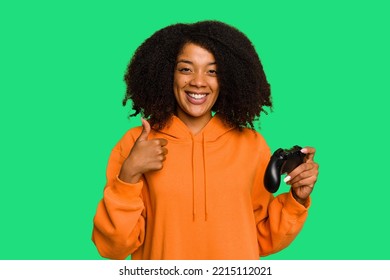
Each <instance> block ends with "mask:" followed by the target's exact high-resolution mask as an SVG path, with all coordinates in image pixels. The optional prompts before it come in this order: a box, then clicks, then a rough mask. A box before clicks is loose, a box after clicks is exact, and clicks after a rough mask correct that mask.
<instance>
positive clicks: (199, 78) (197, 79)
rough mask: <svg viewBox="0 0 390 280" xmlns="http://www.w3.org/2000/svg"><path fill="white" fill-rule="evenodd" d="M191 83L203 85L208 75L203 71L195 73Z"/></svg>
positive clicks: (198, 85) (197, 85)
mask: <svg viewBox="0 0 390 280" xmlns="http://www.w3.org/2000/svg"><path fill="white" fill-rule="evenodd" d="M190 85H192V86H196V87H203V86H205V85H206V77H205V75H204V74H202V73H194V74H193V76H192V79H191V81H190Z"/></svg>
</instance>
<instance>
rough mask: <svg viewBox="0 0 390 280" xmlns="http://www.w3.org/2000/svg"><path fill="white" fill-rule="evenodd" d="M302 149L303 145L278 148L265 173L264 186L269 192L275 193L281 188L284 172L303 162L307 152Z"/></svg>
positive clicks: (288, 171)
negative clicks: (281, 177) (281, 178)
mask: <svg viewBox="0 0 390 280" xmlns="http://www.w3.org/2000/svg"><path fill="white" fill-rule="evenodd" d="M301 150H302V148H301V147H299V146H294V147H292V148H291V149H289V150H287V149H277V150H276V151H275V152H274V153H273V155H272V157H271V159H270V161H269V163H268V166H267V169H266V170H265V175H264V186H265V188H266V189H267V190H268V191H269V192H271V193H274V192H276V191H277V190H278V189H279V185H280V176H281V175H282V174H283V173H290V172H291V171H293V170H294V169H295V168H296V167H297V166H298V165H300V164H302V163H303V161H304V158H305V154H304V153H302V152H301Z"/></svg>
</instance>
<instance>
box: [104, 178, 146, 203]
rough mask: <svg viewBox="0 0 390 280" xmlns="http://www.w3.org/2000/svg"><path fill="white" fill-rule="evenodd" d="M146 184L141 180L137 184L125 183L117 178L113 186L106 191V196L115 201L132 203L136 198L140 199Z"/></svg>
mask: <svg viewBox="0 0 390 280" xmlns="http://www.w3.org/2000/svg"><path fill="white" fill-rule="evenodd" d="M143 185H144V183H143V181H142V180H139V181H138V182H137V183H135V184H130V183H127V182H124V181H122V180H120V179H119V178H118V176H116V178H115V180H114V182H113V184H112V185H111V186H110V187H108V188H107V189H106V190H105V193H106V195H108V196H109V197H112V198H114V199H115V198H116V199H115V200H120V201H123V200H125V201H130V200H133V199H134V198H138V197H139V196H140V195H141V191H142V187H143Z"/></svg>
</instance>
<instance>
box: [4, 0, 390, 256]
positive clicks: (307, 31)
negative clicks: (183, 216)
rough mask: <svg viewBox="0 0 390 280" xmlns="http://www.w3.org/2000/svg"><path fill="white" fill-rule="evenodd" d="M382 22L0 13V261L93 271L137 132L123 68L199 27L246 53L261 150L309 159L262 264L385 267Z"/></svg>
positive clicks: (218, 4)
mask: <svg viewBox="0 0 390 280" xmlns="http://www.w3.org/2000/svg"><path fill="white" fill-rule="evenodd" d="M388 15H389V4H386V1H234V2H233V1H202V0H199V1H193V2H185V1H166V3H164V1H130V0H129V1H120V2H119V1H54V2H53V1H18V2H16V1H15V2H11V1H2V2H1V4H0V26H1V28H0V42H1V43H0V50H1V51H0V69H1V75H0V100H1V101H0V104H1V105H0V106H1V110H0V116H1V118H0V119H1V137H0V141H1V145H0V151H1V154H0V159H1V169H0V172H1V180H0V188H1V192H0V199H1V202H0V217H1V218H0V259H14V260H19V259H27V260H29V259H38V260H40V259H41V260H42V259H45V260H48V259H59V260H66V259H76V260H77V259H80V260H84V259H101V257H100V256H99V254H98V253H97V250H96V249H95V247H94V245H93V243H92V242H91V232H92V219H93V216H94V213H95V209H96V206H97V203H98V201H99V200H100V199H101V197H102V192H103V187H104V184H105V168H106V163H107V160H108V156H109V153H110V151H111V149H112V147H113V146H114V145H115V143H116V142H117V141H118V140H119V139H120V137H121V136H122V135H123V134H124V133H125V132H126V130H127V129H129V128H131V127H133V126H136V125H139V124H140V120H139V118H138V117H137V118H134V119H130V120H129V119H128V118H127V115H128V113H129V112H130V107H129V106H128V107H122V105H121V101H122V98H123V95H124V91H125V86H124V82H123V74H124V71H125V68H126V66H127V64H128V62H129V60H130V58H131V56H132V54H133V53H134V51H135V49H136V48H137V47H138V46H139V45H140V44H141V43H142V42H143V41H144V40H145V39H146V38H147V37H149V36H150V35H152V34H153V33H154V32H155V31H157V30H158V29H160V28H162V27H165V26H166V25H169V24H173V23H177V22H195V21H199V20H205V19H216V20H221V21H224V22H226V23H228V24H231V25H233V26H236V27H237V28H239V29H240V30H241V31H243V32H244V33H245V34H246V35H247V36H248V37H249V38H250V39H251V40H252V42H253V44H254V45H255V47H256V49H257V51H258V53H259V55H260V58H261V60H262V62H263V65H264V68H265V71H266V74H267V77H268V79H269V82H270V83H271V88H272V95H273V101H274V110H273V112H270V113H269V114H268V115H262V117H261V128H260V129H259V131H260V132H261V133H262V134H263V135H264V136H265V138H266V139H267V141H268V143H269V145H270V146H271V148H272V150H275V149H277V148H279V147H290V146H292V145H295V144H299V145H311V146H314V147H316V148H317V154H316V160H317V162H318V163H319V164H320V175H319V179H318V182H317V185H316V188H315V190H314V192H313V194H312V207H311V209H310V213H309V217H308V220H307V222H306V224H305V227H304V228H303V230H302V232H301V234H300V235H299V236H298V237H297V239H296V240H295V241H294V242H293V243H292V244H291V245H290V246H289V247H288V248H286V249H285V250H283V251H282V252H280V253H277V254H274V255H272V256H269V257H267V258H265V259H298V260H302V259H315V260H328V259H390V241H389V240H390V239H389V236H390V230H389V221H390V218H389V216H390V202H389V197H390V184H389V182H388V180H387V179H388V176H389V174H388V173H387V171H388V167H389V164H388V162H389V157H390V153H389V149H388V143H389V140H390V139H389V136H388V130H389V124H388V121H389V115H388V112H389V105H390V104H389V101H390V98H389V95H390V90H389V89H390V87H389V65H390V59H389V50H390V44H389V39H388V38H389V35H388V34H389V27H390V24H389V16H388ZM280 189H281V190H280V191H283V192H284V191H288V187H287V186H286V185H282V186H281V188H280Z"/></svg>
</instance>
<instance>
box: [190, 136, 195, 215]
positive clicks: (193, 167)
mask: <svg viewBox="0 0 390 280" xmlns="http://www.w3.org/2000/svg"><path fill="white" fill-rule="evenodd" d="M191 141H192V220H193V221H195V215H196V212H195V139H194V136H193V135H191Z"/></svg>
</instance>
